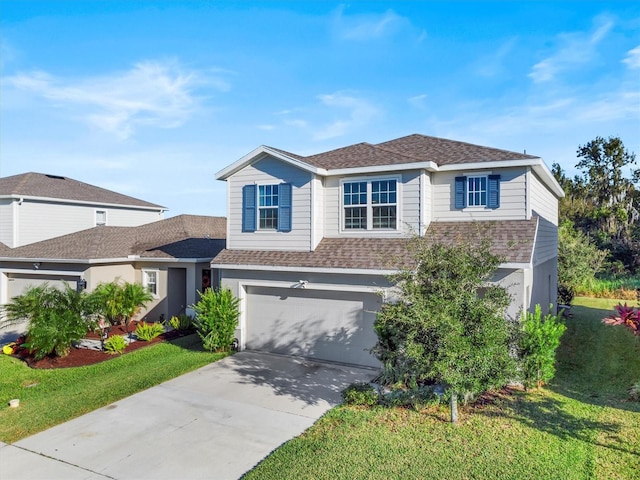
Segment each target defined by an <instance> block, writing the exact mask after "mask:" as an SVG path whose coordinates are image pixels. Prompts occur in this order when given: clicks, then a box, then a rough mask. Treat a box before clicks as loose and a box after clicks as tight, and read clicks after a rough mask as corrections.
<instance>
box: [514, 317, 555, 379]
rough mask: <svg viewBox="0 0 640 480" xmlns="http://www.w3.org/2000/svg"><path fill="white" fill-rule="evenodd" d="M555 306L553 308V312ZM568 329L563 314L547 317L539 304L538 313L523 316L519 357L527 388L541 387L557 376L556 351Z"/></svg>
mask: <svg viewBox="0 0 640 480" xmlns="http://www.w3.org/2000/svg"><path fill="white" fill-rule="evenodd" d="M552 307H553V306H552V305H550V306H549V310H551V309H552ZM566 329H567V327H566V326H565V325H564V324H563V323H562V321H561V320H560V315H553V314H551V313H549V314H547V315H545V316H544V317H543V316H542V309H541V308H540V305H536V307H535V311H534V313H531V312H525V313H524V314H523V321H522V332H521V334H520V338H519V350H520V352H519V354H520V355H519V356H520V363H521V374H522V381H523V383H524V386H525V388H529V387H532V386H534V385H535V386H536V387H538V388H540V387H541V386H542V384H543V383H545V382H548V381H549V380H551V379H552V378H553V377H554V375H555V373H556V369H555V361H556V349H557V348H558V347H559V346H560V337H562V334H563V333H564V331H565V330H566Z"/></svg>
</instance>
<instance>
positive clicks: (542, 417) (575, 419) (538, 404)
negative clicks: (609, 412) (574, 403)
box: [482, 394, 640, 456]
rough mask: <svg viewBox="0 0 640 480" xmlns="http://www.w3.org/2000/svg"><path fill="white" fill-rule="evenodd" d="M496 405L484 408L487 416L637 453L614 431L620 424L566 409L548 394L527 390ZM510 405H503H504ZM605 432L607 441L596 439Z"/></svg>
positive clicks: (564, 436)
mask: <svg viewBox="0 0 640 480" xmlns="http://www.w3.org/2000/svg"><path fill="white" fill-rule="evenodd" d="M504 402H505V403H504V404H503V405H502V406H501V408H499V409H487V410H483V411H482V414H483V415H486V416H489V417H500V418H507V419H511V420H515V421H517V422H520V423H522V424H523V425H526V426H528V427H531V428H535V429H536V430H539V431H541V432H544V433H548V434H551V435H555V436H556V437H559V438H560V439H562V440H568V439H576V440H580V441H583V442H586V443H591V444H593V445H597V446H601V447H605V448H611V449H613V450H617V451H619V452H624V453H630V454H633V455H636V456H638V455H640V453H638V451H636V450H637V449H633V448H629V443H628V440H624V439H622V438H620V437H619V436H618V435H617V434H618V433H619V432H620V430H621V426H620V425H619V424H617V423H611V422H601V421H596V420H591V419H589V418H585V417H579V416H575V415H572V414H571V413H569V412H568V411H567V410H568V408H569V407H568V406H567V405H566V402H563V401H561V400H558V399H555V398H551V397H550V396H548V395H539V397H536V396H535V394H530V395H528V396H527V397H526V398H523V397H522V395H521V394H518V395H515V396H511V397H508V398H507V399H504ZM507 406H508V407H509V408H504V407H507ZM602 434H604V435H605V438H606V440H607V443H602V442H600V441H599V440H598V436H601V435H602Z"/></svg>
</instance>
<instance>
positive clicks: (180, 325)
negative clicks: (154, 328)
mask: <svg viewBox="0 0 640 480" xmlns="http://www.w3.org/2000/svg"><path fill="white" fill-rule="evenodd" d="M169 325H171V328H173V329H174V330H178V331H180V332H185V331H187V330H191V329H192V328H193V317H192V316H191V315H187V314H186V313H181V314H180V315H177V316H175V315H174V316H173V317H171V319H170V320H169Z"/></svg>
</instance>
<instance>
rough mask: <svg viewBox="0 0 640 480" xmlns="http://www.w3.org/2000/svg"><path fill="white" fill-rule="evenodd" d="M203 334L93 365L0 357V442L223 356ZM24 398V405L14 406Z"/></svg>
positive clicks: (44, 426) (68, 417) (40, 429)
mask: <svg viewBox="0 0 640 480" xmlns="http://www.w3.org/2000/svg"><path fill="white" fill-rule="evenodd" d="M201 344H202V342H201V341H200V339H199V338H198V336H197V335H195V334H193V335H189V336H186V337H182V338H179V339H177V340H174V341H172V342H165V343H158V344H155V345H150V346H148V347H145V348H142V349H140V350H136V351H134V352H131V353H128V354H126V355H122V356H120V357H117V358H114V359H111V360H108V361H106V362H102V363H98V364H95V365H91V366H87V367H78V368H64V369H55V370H37V369H31V368H29V367H28V366H27V365H25V364H24V363H23V362H21V361H20V360H17V359H15V358H11V357H8V356H6V355H0V441H3V442H6V443H12V442H15V441H17V440H20V439H21V438H24V437H27V436H29V435H32V434H34V433H37V432H40V431H42V430H45V429H47V428H49V427H52V426H54V425H57V424H59V423H62V422H65V421H67V420H69V419H71V418H74V417H77V416H79V415H82V414H84V413H87V412H90V411H92V410H95V409H96V408H100V407H102V406H105V405H108V404H109V403H112V402H115V401H117V400H120V399H121V398H124V397H128V396H129V395H133V394H134V393H136V392H139V391H141V390H144V389H146V388H149V387H152V386H154V385H158V384H159V383H162V382H164V381H166V380H170V379H172V378H174V377H177V376H179V375H182V374H183V373H186V372H189V371H192V370H195V369H197V368H199V367H202V366H204V365H206V364H208V363H211V362H213V361H216V360H219V359H220V358H222V357H224V356H225V355H224V354H213V353H208V352H205V351H203V350H202V347H201ZM13 398H19V399H20V407H19V408H10V407H9V406H8V402H9V400H10V399H13Z"/></svg>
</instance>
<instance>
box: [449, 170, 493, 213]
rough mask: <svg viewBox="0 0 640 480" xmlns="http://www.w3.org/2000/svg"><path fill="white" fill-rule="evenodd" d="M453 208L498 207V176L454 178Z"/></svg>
mask: <svg viewBox="0 0 640 480" xmlns="http://www.w3.org/2000/svg"><path fill="white" fill-rule="evenodd" d="M454 191H455V193H454V195H455V199H454V204H455V208H467V207H486V208H499V207H500V175H469V176H465V177H456V178H455V190H454Z"/></svg>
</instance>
